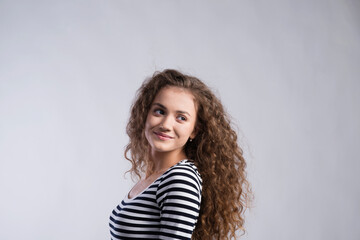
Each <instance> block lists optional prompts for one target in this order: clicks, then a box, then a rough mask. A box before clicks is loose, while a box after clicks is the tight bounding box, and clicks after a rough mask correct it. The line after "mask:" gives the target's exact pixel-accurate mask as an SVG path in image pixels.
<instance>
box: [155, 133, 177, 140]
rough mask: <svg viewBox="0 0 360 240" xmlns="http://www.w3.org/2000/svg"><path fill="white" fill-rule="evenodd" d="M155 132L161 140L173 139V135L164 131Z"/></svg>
mask: <svg viewBox="0 0 360 240" xmlns="http://www.w3.org/2000/svg"><path fill="white" fill-rule="evenodd" d="M154 134H155V135H156V136H157V137H158V138H159V139H160V140H169V139H173V137H171V136H169V135H166V134H164V133H161V132H154Z"/></svg>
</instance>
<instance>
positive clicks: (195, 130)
mask: <svg viewBox="0 0 360 240" xmlns="http://www.w3.org/2000/svg"><path fill="white" fill-rule="evenodd" d="M197 132H198V130H197V128H196V127H195V128H194V130H193V131H192V133H191V134H190V139H194V138H195V137H196V134H197Z"/></svg>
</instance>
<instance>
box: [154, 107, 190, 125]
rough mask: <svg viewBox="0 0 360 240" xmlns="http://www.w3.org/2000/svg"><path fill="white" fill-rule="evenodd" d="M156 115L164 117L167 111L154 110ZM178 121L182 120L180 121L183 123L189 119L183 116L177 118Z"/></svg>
mask: <svg viewBox="0 0 360 240" xmlns="http://www.w3.org/2000/svg"><path fill="white" fill-rule="evenodd" d="M154 114H155V115H164V114H165V111H164V110H162V109H155V110H154ZM176 119H178V120H180V121H182V122H183V121H186V120H187V118H186V117H185V116H183V115H179V116H177V117H176Z"/></svg>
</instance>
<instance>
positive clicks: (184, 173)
mask: <svg viewBox="0 0 360 240" xmlns="http://www.w3.org/2000/svg"><path fill="white" fill-rule="evenodd" d="M174 180H178V181H177V182H181V181H183V182H189V183H193V184H196V185H198V186H197V187H196V188H198V190H201V185H202V179H201V176H200V173H199V172H198V170H197V168H196V166H195V164H194V163H193V162H191V161H189V160H182V161H180V162H179V163H177V164H176V165H174V166H173V167H171V168H170V169H169V170H167V171H166V172H165V173H164V174H163V176H162V177H161V179H160V185H166V183H169V182H173V181H174Z"/></svg>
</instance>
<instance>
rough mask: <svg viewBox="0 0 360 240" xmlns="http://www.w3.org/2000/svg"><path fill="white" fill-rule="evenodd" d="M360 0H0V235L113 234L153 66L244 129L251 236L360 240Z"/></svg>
mask: <svg viewBox="0 0 360 240" xmlns="http://www.w3.org/2000/svg"><path fill="white" fill-rule="evenodd" d="M359 10H360V3H359V1H355V0H330V1H325V0H319V1H314V0H305V1H296V0H293V1H291V0H275V1H265V0H260V1H242V0H241V1H235V0H234V1H224V0H222V1H213V0H212V1H205V0H203V1H193V0H192V1H190V0H184V1H174V0H159V1H153V0H147V1H119V0H105V1H94V0H91V1H89V0H86V1H85V0H83V1H80V0H63V1H35V0H33V1H10V0H8V1H5V0H0V229H1V230H0V239H1V240H10V239H31V240H42V239H44V240H45V239H46V240H48V239H54V240H57V239H59V240H60V239H61V240H65V239H66V240H68V239H94V240H95V239H109V238H110V236H109V230H108V217H109V214H110V212H111V211H112V209H113V208H114V207H115V206H116V205H117V204H118V203H119V202H120V201H121V200H122V198H123V197H124V195H125V194H126V193H127V192H128V190H129V189H130V187H131V185H132V182H131V180H130V178H129V177H127V178H125V179H124V177H123V173H124V172H125V170H127V169H128V168H129V166H130V165H129V163H128V162H127V161H125V160H124V157H123V150H124V146H125V144H126V142H127V136H126V134H125V125H126V121H127V119H128V116H129V107H130V104H131V102H132V100H133V98H134V95H135V91H136V89H137V88H138V87H139V86H140V84H141V82H142V81H143V80H144V78H145V77H147V76H149V75H151V74H152V73H153V72H154V71H155V70H162V69H164V68H176V69H180V70H182V71H184V72H185V73H189V74H193V75H195V76H198V77H199V78H201V79H202V80H204V81H205V82H206V83H207V84H208V85H209V86H210V87H211V88H213V89H214V91H215V92H216V94H217V95H218V96H219V97H220V98H221V100H222V102H223V104H224V105H225V106H226V108H227V110H228V112H229V113H230V114H231V116H232V117H233V119H234V123H235V124H236V125H237V126H238V128H239V141H240V143H241V145H242V147H243V149H244V151H245V156H246V158H247V160H248V171H249V178H250V180H251V182H252V185H253V189H254V191H255V197H256V198H255V202H254V208H253V209H252V210H251V211H250V212H248V218H247V225H246V227H247V230H248V232H247V234H246V235H245V236H244V239H249V240H250V239H251V240H264V239H273V240H289V239H291V240H304V239H311V240H312V239H314V240H315V239H326V240H329V239H330V240H332V239H346V240H352V239H353V240H355V239H360V228H359V221H360V204H359V203H360V187H359V180H360V177H359V175H358V172H359V170H360V163H359V156H358V153H359V148H360V144H359V143H360V139H359V138H360V124H359V123H360V107H359V103H360V101H359V100H360V99H359V98H360V95H359V94H360V91H359V90H360V81H359V73H360V66H359V63H360V61H359V60H360V15H359V13H360V11H359Z"/></svg>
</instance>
